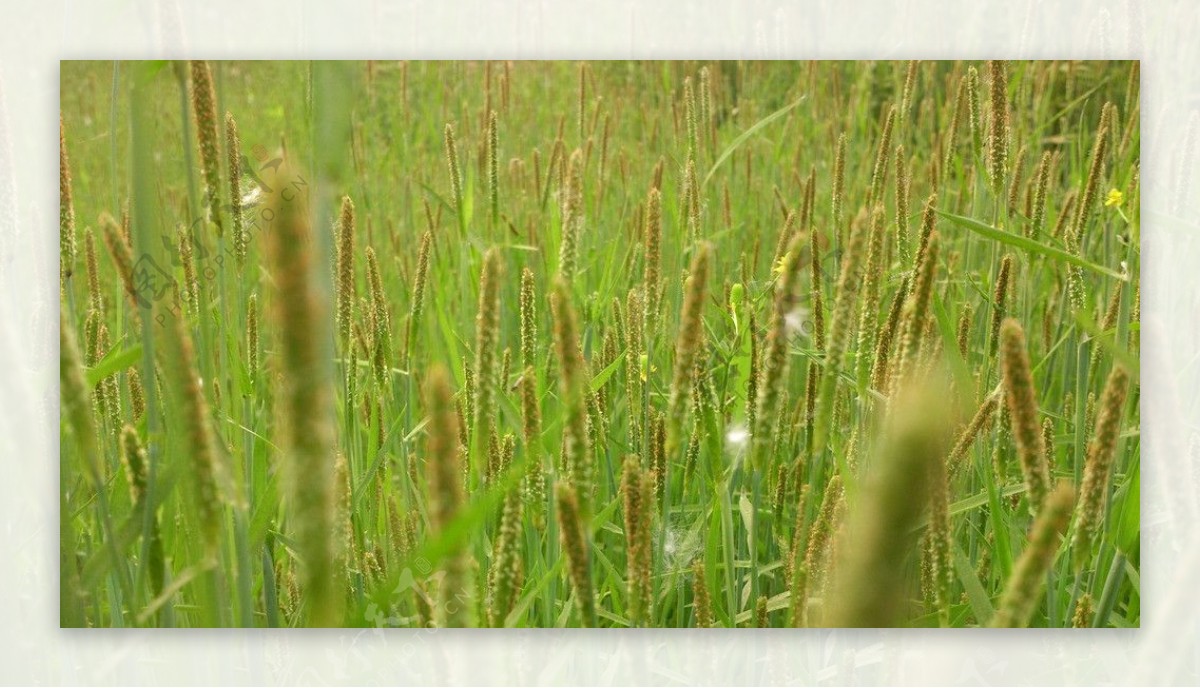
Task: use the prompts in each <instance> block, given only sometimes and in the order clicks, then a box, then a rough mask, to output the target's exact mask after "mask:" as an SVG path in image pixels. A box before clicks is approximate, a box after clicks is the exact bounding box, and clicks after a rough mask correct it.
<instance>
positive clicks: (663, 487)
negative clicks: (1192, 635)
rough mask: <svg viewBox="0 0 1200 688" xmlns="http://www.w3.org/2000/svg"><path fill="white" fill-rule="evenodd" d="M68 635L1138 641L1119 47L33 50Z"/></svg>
mask: <svg viewBox="0 0 1200 688" xmlns="http://www.w3.org/2000/svg"><path fill="white" fill-rule="evenodd" d="M61 111H62V132H63V134H62V135H63V139H62V145H63V148H62V165H63V172H62V177H61V179H62V206H61V213H60V220H61V222H60V224H61V232H62V233H61V237H60V238H61V245H62V252H61V257H62V302H61V313H62V317H61V329H62V338H61V346H62V349H61V351H62V353H61V366H60V374H61V385H62V387H61V390H62V397H61V398H62V422H61V454H60V461H61V480H60V490H61V493H60V516H61V525H60V529H61V530H60V542H61V548H60V551H61V560H60V564H61V575H60V593H61V597H60V599H61V619H60V620H61V624H62V625H63V626H99V627H111V626H183V627H190V626H258V627H267V626H272V627H273V626H342V625H350V626H402V627H421V626H526V627H565V626H603V627H631V626H651V627H695V626H720V627H735V626H742V627H756V626H774V627H793V626H914V627H925V626H945V627H972V626H989V625H991V626H1033V627H1071V626H1076V627H1079V626H1088V627H1090V626H1096V627H1130V626H1138V625H1139V624H1140V594H1139V566H1140V561H1139V532H1140V523H1139V511H1140V505H1139V494H1140V489H1139V460H1140V450H1139V446H1140V438H1139V431H1138V428H1139V416H1138V403H1137V398H1138V380H1139V377H1138V312H1139V292H1138V286H1137V285H1138V278H1139V269H1140V261H1139V251H1138V223H1139V185H1138V166H1139V158H1138V155H1139V113H1138V66H1137V64H1136V63H1129V62H1009V63H1001V62H977V63H960V62H837V63H833V62H829V63H784V62H714V63H690V62H661V63H660V62H647V63H641V62H596V63H585V64H580V63H568V62H547V63H535V62H511V63H503V62H490V63H484V62H410V63H383V62H376V63H329V62H315V63H307V62H224V63H216V62H213V63H203V62H194V63H187V62H178V63H176V62H133V63H111V62H64V63H62V69H61Z"/></svg>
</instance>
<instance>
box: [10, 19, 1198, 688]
mask: <svg viewBox="0 0 1200 688" xmlns="http://www.w3.org/2000/svg"><path fill="white" fill-rule="evenodd" d="M245 4H246V3H242V2H230V1H228V0H207V1H205V2H202V3H195V4H190V3H183V2H177V1H176V0H164V1H163V2H159V3H153V2H143V1H140V0H123V1H116V2H107V1H98V2H63V1H62V0H48V1H45V2H40V3H31V4H30V5H29V6H27V7H24V8H19V9H18V8H14V7H12V6H11V5H5V6H4V8H3V9H0V380H2V382H0V452H2V454H0V455H2V456H3V463H2V464H0V466H2V469H0V562H2V563H0V681H5V682H8V681H12V682H20V683H26V682H33V683H79V682H96V683H105V684H120V685H124V684H127V683H134V684H137V683H187V684H192V683H203V684H211V683H255V684H275V683H355V684H373V683H384V682H388V683H395V682H399V683H445V682H458V683H477V684H478V683H483V684H520V683H532V682H542V683H585V684H626V683H638V682H652V683H685V684H686V683H698V684H708V683H721V684H748V683H769V684H814V683H835V684H877V683H903V684H918V685H927V684H943V683H964V682H970V683H976V682H988V683H1006V684H1025V683H1039V684H1049V683H1067V684H1073V683H1152V684H1154V683H1195V682H1198V681H1200V659H1197V656H1200V652H1198V651H1197V649H1198V648H1200V633H1198V632H1197V631H1198V630H1200V621H1198V619H1200V613H1198V612H1200V526H1198V525H1197V523H1198V520H1197V516H1198V515H1200V508H1198V502H1200V498H1198V495H1200V489H1198V488H1200V483H1198V481H1197V477H1198V476H1200V470H1198V469H1197V466H1196V464H1197V461H1198V460H1200V432H1198V428H1197V418H1198V417H1200V414H1198V413H1197V410H1198V403H1197V402H1200V337H1198V335H1200V308H1198V307H1197V306H1200V300H1198V299H1197V295H1198V294H1200V269H1197V267H1198V266H1200V263H1198V262H1197V258H1198V257H1200V255H1198V253H1200V252H1198V251H1197V240H1196V235H1197V231H1198V229H1200V227H1198V222H1197V217H1198V215H1197V212H1196V211H1197V200H1198V194H1197V193H1196V189H1195V186H1196V183H1197V180H1200V175H1196V174H1194V172H1195V167H1196V165H1197V161H1198V160H1200V153H1198V151H1197V145H1198V144H1197V139H1198V138H1200V131H1198V130H1200V115H1198V114H1197V112H1198V109H1200V72H1198V71H1197V65H1200V59H1198V58H1200V54H1198V53H1200V48H1198V47H1197V44H1196V43H1195V42H1194V40H1195V37H1196V36H1197V35H1198V34H1200V31H1198V29H1200V12H1198V11H1197V8H1196V5H1195V4H1194V3H1193V2H1190V1H1188V0H1176V1H1171V0H1165V1H1154V2H1150V1H1139V0H1069V1H1066V2H1058V1H1052V0H1007V1H1006V2H993V1H990V0H989V1H986V2H985V1H983V0H966V1H964V0H897V1H894V2H875V3H857V4H856V3H852V2H848V1H846V0H837V1H833V0H817V1H814V2H804V3H799V2H794V3H788V2H784V1H783V0H774V1H768V0H750V1H737V0H725V1H723V2H715V1H713V2H694V3H690V4H685V3H683V2H677V1H671V2H667V1H666V0H658V1H657V2H643V3H638V2H632V1H630V0H613V1H609V2H582V1H577V0H507V1H502V0H475V1H474V2H462V3H456V4H455V5H454V6H450V4H449V3H439V2H435V1H419V0H406V1H402V2H383V1H382V0H374V1H368V2H360V3H356V4H355V5H354V6H349V4H348V3H345V2H328V3H326V2H319V1H312V0H286V1H282V0H276V1H275V2H265V3H257V6H255V7H248V6H244V5H245ZM115 57H123V58H150V57H174V58H182V57H203V58H232V57H257V58H275V57H291V58H334V57H356V58H363V57H374V58H433V57H437V58H484V57H488V58H531V57H540V58H628V57H642V58H649V57H654V58H683V57H687V58H735V57H736V58H768V59H771V58H785V57H786V58H891V59H904V58H930V59H932V58H974V59H978V58H996V57H1002V58H1048V57H1056V58H1068V57H1071V58H1118V57H1120V58H1126V57H1134V58H1141V59H1142V60H1143V61H1144V62H1143V68H1142V80H1143V81H1142V118H1143V133H1142V146H1143V148H1142V160H1143V172H1142V189H1143V192H1142V193H1143V197H1142V198H1143V201H1142V202H1143V204H1144V205H1143V209H1144V212H1143V227H1142V235H1143V240H1142V242H1143V246H1142V248H1143V256H1144V257H1143V275H1144V285H1143V287H1144V289H1143V304H1142V309H1143V310H1142V320H1143V323H1144V332H1143V335H1142V346H1143V360H1142V372H1143V381H1142V382H1143V388H1142V395H1143V396H1142V403H1143V409H1142V419H1143V422H1144V424H1143V431H1144V432H1145V434H1146V437H1145V442H1144V444H1143V457H1144V458H1143V466H1144V476H1145V479H1144V481H1143V483H1142V484H1143V490H1144V494H1143V498H1142V508H1143V513H1142V525H1143V538H1142V542H1143V545H1142V546H1143V558H1142V561H1143V565H1142V579H1141V583H1142V596H1143V605H1144V611H1143V615H1142V618H1143V628H1141V629H1139V630H1127V631H1118V630H1109V631H1083V632H1072V631H1019V632H1002V631H983V630H980V631H936V630H920V631H884V632H862V631H825V630H804V631H774V632H765V631H749V630H736V631H724V632H722V631H712V632H696V631H691V632H684V631H628V632H619V633H618V632H603V631H599V632H587V631H569V632H564V631H529V632H495V631H491V632H488V631H483V632H480V631H475V632H471V631H449V630H441V631H428V630H426V631H401V630H389V631H376V630H366V631H360V630H350V631H300V632H261V631H207V632H202V631H167V632H163V631H154V630H143V631H63V630H60V629H58V628H57V619H58V613H57V556H56V553H57V517H58V516H57V504H56V499H57V490H56V480H57V469H56V467H57V448H58V427H57V422H56V420H57V416H58V378H57V374H56V371H55V366H54V359H55V351H56V347H57V344H56V339H55V337H54V334H55V332H54V329H55V327H56V325H55V321H54V315H55V312H56V310H57V308H58V304H57V289H56V283H57V276H56V274H55V273H56V270H57V262H56V261H57V255H58V252H57V248H56V243H57V236H58V232H57V228H56V227H55V225H54V216H55V210H56V203H57V193H58V189H57V181H56V175H55V172H56V168H57V161H56V159H55V155H56V143H57V142H56V131H55V129H56V127H55V126H54V125H55V123H56V113H57V110H58V88H59V84H58V74H59V71H58V70H59V65H58V60H59V59H61V58H115ZM1189 126H1190V135H1189V134H1188V133H1187V131H1188V129H1189Z"/></svg>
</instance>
